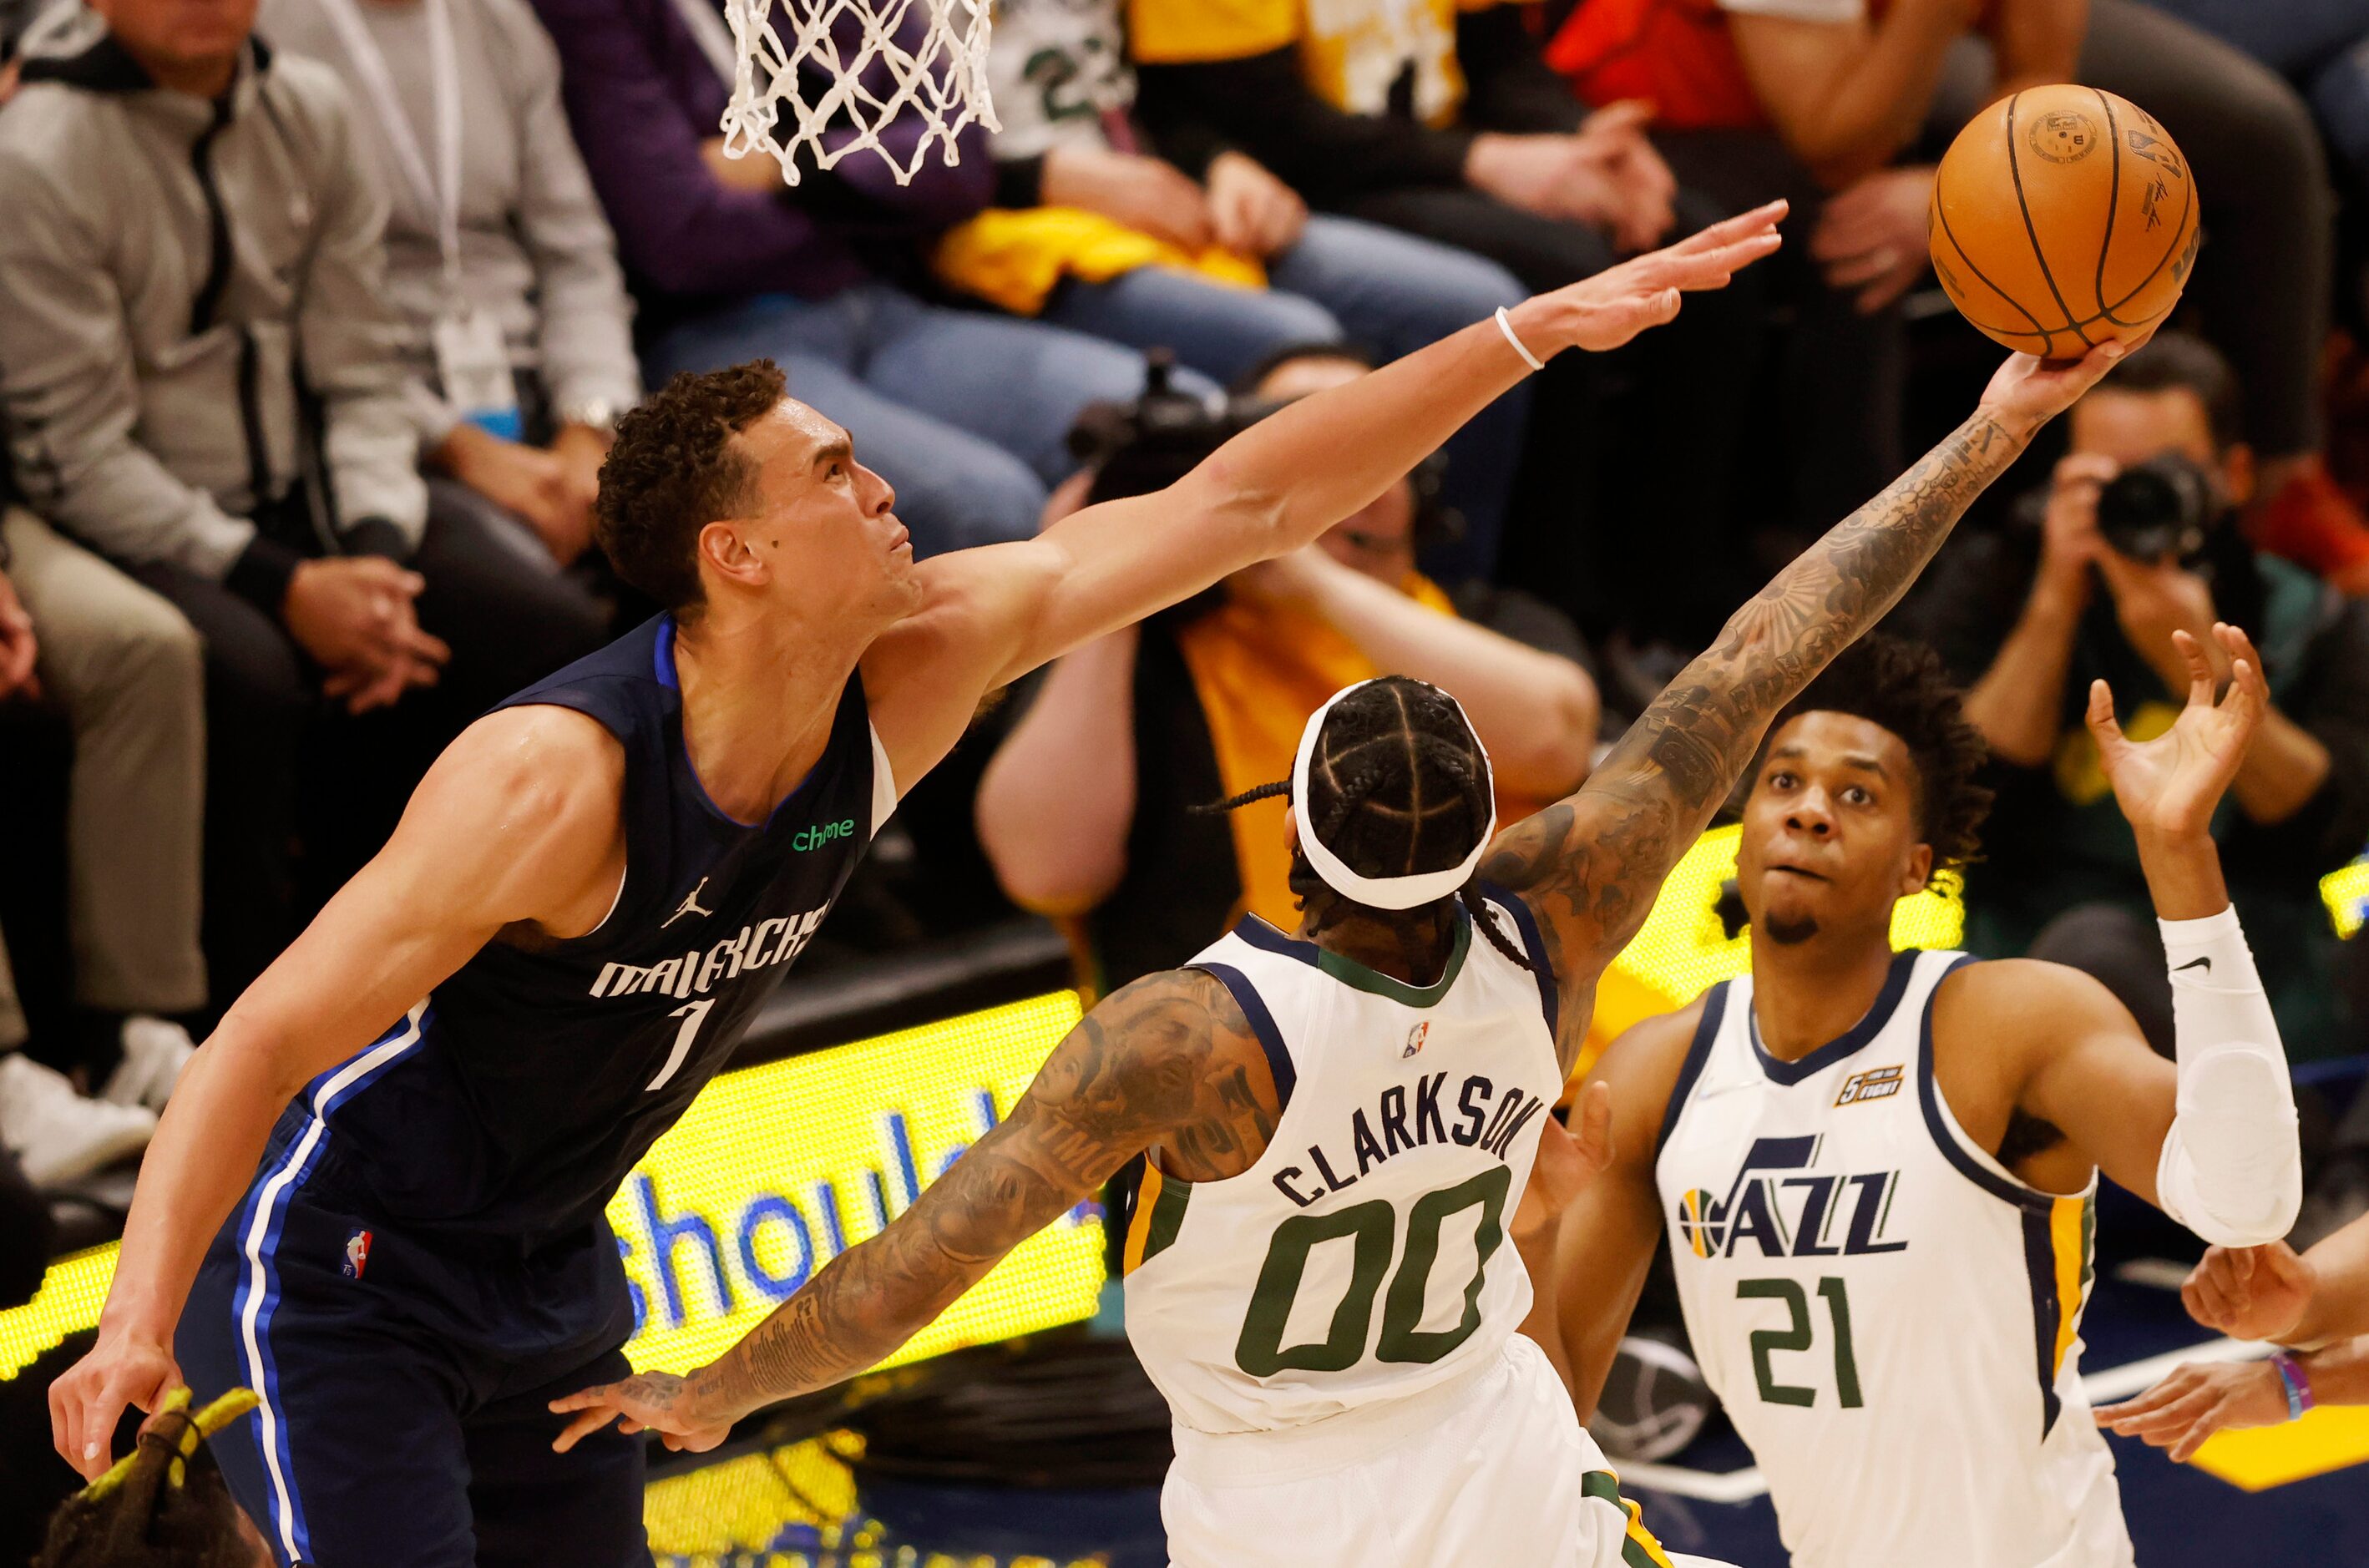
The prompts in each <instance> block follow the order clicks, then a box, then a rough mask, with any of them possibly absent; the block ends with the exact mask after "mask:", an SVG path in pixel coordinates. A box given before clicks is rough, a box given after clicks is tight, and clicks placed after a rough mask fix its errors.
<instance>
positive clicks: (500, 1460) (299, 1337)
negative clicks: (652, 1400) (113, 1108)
mask: <svg viewBox="0 0 2369 1568" xmlns="http://www.w3.org/2000/svg"><path fill="white" fill-rule="evenodd" d="M290 1152H291V1151H290V1150H289V1149H288V1148H287V1147H286V1146H285V1142H284V1140H282V1139H274V1143H273V1148H272V1151H271V1153H270V1154H269V1155H267V1157H266V1159H265V1161H264V1165H263V1170H262V1173H261V1175H260V1176H259V1177H258V1179H257V1185H256V1186H255V1188H254V1189H253V1190H252V1191H250V1193H249V1194H248V1196H247V1198H246V1201H245V1202H244V1203H242V1204H241V1205H240V1207H239V1208H238V1209H237V1210H236V1211H235V1212H234V1213H233V1214H232V1216H231V1218H230V1220H229V1221H228V1223H226V1224H225V1225H224V1226H223V1230H222V1233H221V1234H220V1235H218V1236H216V1237H215V1238H214V1242H213V1245H212V1248H211V1249H209V1251H208V1253H207V1255H206V1260H205V1263H204V1265H203V1266H202V1267H201V1268H200V1271H199V1274H198V1279H197V1284H196V1286H195V1287H194V1288H193V1289H192V1290H191V1291H190V1294H189V1304H188V1305H187V1306H186V1307H185V1308H183V1309H182V1311H181V1321H180V1326H179V1329H178V1331H177V1335H176V1339H175V1351H176V1354H177V1356H178V1357H179V1360H180V1365H181V1372H182V1375H183V1376H184V1377H185V1378H187V1379H189V1383H190V1385H191V1387H192V1388H193V1389H194V1390H195V1391H196V1392H197V1397H198V1398H199V1400H200V1402H202V1401H204V1400H206V1399H210V1398H212V1396H213V1395H215V1394H217V1393H219V1392H221V1391H223V1390H224V1389H229V1388H236V1387H242V1386H243V1387H251V1388H253V1389H254V1390H255V1391H257V1393H258V1394H260V1395H261V1396H262V1399H263V1403H262V1406H261V1408H259V1409H258V1410H257V1411H256V1412H255V1413H254V1414H252V1415H250V1416H248V1417H246V1419H245V1420H244V1421H242V1422H239V1423H237V1424H235V1425H233V1426H232V1427H231V1428H229V1429H228V1430H226V1431H224V1432H223V1434H222V1435H221V1436H217V1437H216V1438H215V1439H214V1440H213V1443H212V1448H213V1452H214V1455H215V1458H216V1459H217V1460H218V1461H219V1462H220V1464H221V1466H222V1470H223V1476H224V1477H225V1479H227V1480H228V1482H230V1488H231V1492H232V1494H233V1495H234V1496H235V1497H236V1498H237V1500H238V1503H239V1505H240V1506H241V1507H243V1508H245V1509H246V1512H247V1514H248V1516H250V1517H251V1518H253V1519H254V1521H255V1523H256V1525H257V1528H259V1529H260V1530H261V1531H262V1533H263V1535H264V1537H265V1538H266V1539H268V1540H269V1541H270V1543H271V1549H272V1551H273V1553H274V1554H275V1555H276V1557H277V1558H278V1560H279V1562H280V1563H281V1564H283V1565H291V1564H296V1563H306V1564H315V1565H317V1568H470V1565H472V1564H484V1565H486V1568H509V1565H511V1564H518V1565H520V1568H524V1565H526V1564H537V1565H543V1564H553V1563H566V1564H569V1565H570V1568H628V1565H647V1563H648V1562H649V1561H650V1554H649V1547H648V1544H647V1539H646V1538H645V1536H644V1534H643V1530H642V1486H643V1466H644V1456H643V1446H642V1445H643V1439H641V1438H640V1437H638V1436H635V1437H628V1436H624V1435H623V1434H621V1433H619V1432H618V1431H617V1430H616V1428H615V1427H614V1426H611V1427H609V1428H607V1429H605V1430H603V1431H601V1432H600V1433H597V1434H595V1435H594V1436H590V1437H589V1438H587V1439H585V1440H584V1441H583V1442H582V1443H579V1444H578V1446H577V1447H576V1448H574V1449H573V1450H571V1451H570V1452H568V1453H566V1454H555V1453H553V1452H552V1451H551V1443H552V1439H553V1438H554V1437H555V1436H558V1435H559V1432H560V1430H561V1428H562V1427H563V1426H564V1425H566V1420H565V1418H563V1417H561V1416H558V1415H555V1414H553V1413H551V1412H550V1411H549V1410H547V1409H546V1408H544V1406H545V1404H546V1403H547V1402H549V1401H550V1400H553V1399H555V1398H557V1397H558V1396H559V1395H561V1394H563V1393H570V1392H573V1391H576V1390H578V1389H580V1388H583V1387H585V1386H587V1385H588V1384H593V1383H601V1382H609V1381H612V1380H614V1379H618V1378H622V1377H624V1376H626V1375H628V1373H629V1372H630V1370H631V1368H629V1367H628V1365H627V1363H626V1360H625V1356H624V1352H623V1350H622V1349H621V1348H620V1346H621V1345H623V1343H624V1338H625V1336H626V1333H627V1332H629V1331H630V1327H631V1322H632V1308H631V1305H630V1302H629V1301H627V1300H626V1299H625V1298H624V1279H623V1277H622V1274H621V1273H620V1272H619V1270H618V1268H617V1263H616V1257H615V1253H614V1251H613V1247H614V1243H613V1242H612V1241H610V1239H609V1238H608V1236H607V1235H606V1233H605V1231H604V1232H602V1233H601V1235H599V1236H598V1237H592V1238H588V1239H587V1241H586V1242H585V1245H584V1246H583V1247H581V1248H577V1249H572V1250H570V1251H568V1252H566V1253H563V1254H562V1255H560V1256H557V1257H547V1258H538V1259H530V1260H525V1261H521V1260H520V1259H518V1258H516V1257H511V1258H507V1259H501V1260H499V1261H486V1260H484V1259H472V1260H468V1261H463V1260H461V1259H459V1258H457V1257H456V1256H455V1249H454V1248H453V1247H452V1245H451V1244H450V1243H442V1244H430V1243H428V1242H422V1241H419V1240H416V1239H406V1237H404V1236H403V1235H401V1234H399V1233H397V1232H395V1230H392V1229H390V1228H388V1227H386V1226H383V1225H380V1224H373V1223H372V1222H371V1221H370V1220H369V1219H366V1218H361V1217H358V1216H356V1215H354V1214H352V1213H349V1212H344V1211H343V1210H344V1209H345V1208H348V1207H356V1206H353V1205H350V1204H346V1203H341V1202H340V1201H339V1200H338V1199H337V1198H336V1197H334V1196H333V1195H331V1194H328V1193H326V1192H323V1191H320V1190H318V1189H317V1185H315V1186H314V1187H308V1186H307V1185H305V1183H304V1182H303V1179H302V1178H303V1176H304V1175H305V1174H306V1172H305V1171H303V1169H302V1164H303V1162H302V1161H301V1159H300V1160H299V1161H298V1162H296V1163H295V1164H291V1163H290V1161H289V1155H290ZM282 1175H285V1176H286V1177H287V1178H288V1179H286V1180H278V1178H279V1177H280V1176H282ZM603 1247H606V1248H607V1249H609V1255H608V1256H607V1257H606V1258H605V1259H602V1258H600V1257H598V1255H597V1254H598V1253H599V1251H600V1250H601V1249H602V1248H603ZM612 1280H613V1288H614V1292H613V1299H612V1289H611V1284H612ZM618 1303H623V1305H624V1310H623V1321H622V1322H619V1315H618V1313H617V1311H616V1310H614V1308H615V1306H616V1305H617V1304H618ZM588 1325H590V1326H591V1329H592V1332H590V1333H588V1332H587V1329H588Z"/></svg>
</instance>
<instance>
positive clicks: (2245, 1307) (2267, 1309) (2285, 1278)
mask: <svg viewBox="0 0 2369 1568" xmlns="http://www.w3.org/2000/svg"><path fill="white" fill-rule="evenodd" d="M2318 1280H2319V1271H2318V1269H2316V1268H2314V1267H2313V1266H2312V1263H2311V1260H2310V1259H2309V1258H2306V1257H2303V1256H2301V1255H2299V1254H2298V1253H2296V1252H2295V1249H2294V1248H2293V1247H2290V1246H2288V1245H2287V1244H2286V1243H2285V1242H2271V1243H2270V1244H2269V1245H2268V1246H2263V1247H2215V1248H2213V1249H2212V1250H2210V1251H2209V1252H2207V1253H2205V1254H2204V1261H2203V1262H2202V1263H2200V1264H2198V1265H2196V1267H2195V1268H2194V1269H2192V1270H2191V1271H2190V1273H2189V1276H2188V1279H2187V1282H2186V1283H2185V1284H2183V1285H2181V1286H2180V1300H2181V1301H2182V1302H2183V1303H2184V1304H2185V1305H2186V1306H2187V1308H2188V1315H2189V1316H2190V1317H2192V1318H2194V1319H2195V1320H2196V1321H2197V1322H2200V1323H2203V1325H2204V1326H2205V1327H2206V1328H2209V1329H2219V1330H2220V1331H2221V1332H2222V1333H2226V1334H2227V1335H2228V1336H2229V1337H2230V1338H2232V1339H2262V1340H2272V1341H2282V1342H2283V1341H2284V1340H2286V1339H2287V1338H2288V1337H2289V1336H2290V1335H2292V1334H2293V1333H2295V1329H2296V1326H2297V1325H2299V1324H2300V1323H2301V1322H2303V1314H2304V1310H2305V1309H2306V1308H2307V1307H2309V1306H2310V1305H2311V1295H2312V1291H2313V1289H2314V1288H2315V1287H2316V1286H2317V1285H2318Z"/></svg>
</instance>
